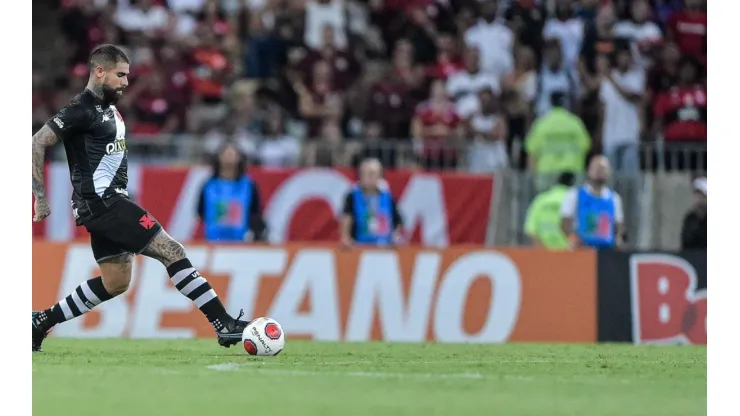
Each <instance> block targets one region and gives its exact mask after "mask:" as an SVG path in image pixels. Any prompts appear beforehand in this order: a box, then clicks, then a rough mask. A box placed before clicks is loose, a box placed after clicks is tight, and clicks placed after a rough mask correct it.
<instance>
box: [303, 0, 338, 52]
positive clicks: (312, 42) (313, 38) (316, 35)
mask: <svg viewBox="0 0 740 416" xmlns="http://www.w3.org/2000/svg"><path fill="white" fill-rule="evenodd" d="M327 25H329V26H331V27H333V28H334V32H333V33H334V46H335V47H337V48H339V49H344V48H346V47H347V45H348V42H347V31H346V27H347V20H346V14H345V9H344V1H343V0H307V1H306V31H305V34H304V42H305V43H306V46H308V47H309V48H311V49H320V48H321V47H322V45H323V43H324V42H323V37H324V28H325V27H326V26H327Z"/></svg>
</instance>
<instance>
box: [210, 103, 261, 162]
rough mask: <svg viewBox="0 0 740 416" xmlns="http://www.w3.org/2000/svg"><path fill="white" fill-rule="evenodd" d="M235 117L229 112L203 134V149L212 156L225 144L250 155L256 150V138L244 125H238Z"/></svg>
mask: <svg viewBox="0 0 740 416" xmlns="http://www.w3.org/2000/svg"><path fill="white" fill-rule="evenodd" d="M237 120H238V119H237V118H236V117H230V114H227V116H226V117H225V118H224V119H223V120H222V121H221V122H219V123H217V124H216V125H215V126H214V127H213V128H211V129H210V130H209V131H207V132H206V134H205V135H204V136H203V142H202V146H203V151H204V152H205V154H206V155H207V156H209V157H212V156H213V155H215V154H216V152H218V151H219V149H221V148H222V147H224V146H226V145H227V144H230V145H232V146H233V147H235V148H236V149H238V150H239V153H241V154H244V155H246V156H249V157H252V156H254V155H255V153H256V151H257V144H256V142H257V140H256V138H255V137H254V135H252V134H250V132H249V131H247V129H246V128H245V127H244V126H241V125H239V123H238V121H237Z"/></svg>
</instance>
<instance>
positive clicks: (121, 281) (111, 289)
mask: <svg viewBox="0 0 740 416" xmlns="http://www.w3.org/2000/svg"><path fill="white" fill-rule="evenodd" d="M130 284H131V275H129V276H121V275H118V276H116V275H114V276H107V277H106V276H103V287H105V290H106V291H107V292H108V294H110V295H111V296H118V295H120V294H123V293H125V292H126V291H127V290H128V287H129V285H130Z"/></svg>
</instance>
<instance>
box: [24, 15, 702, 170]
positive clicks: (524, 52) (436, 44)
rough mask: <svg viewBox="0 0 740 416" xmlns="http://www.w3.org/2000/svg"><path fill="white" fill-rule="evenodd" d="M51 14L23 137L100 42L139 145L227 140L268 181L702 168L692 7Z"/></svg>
mask: <svg viewBox="0 0 740 416" xmlns="http://www.w3.org/2000/svg"><path fill="white" fill-rule="evenodd" d="M54 6H55V9H56V11H55V12H56V13H57V14H58V19H57V20H56V21H57V22H58V29H59V31H60V34H61V36H62V39H63V40H62V42H63V47H61V48H59V47H54V48H53V49H54V50H53V51H52V50H41V51H39V50H35V51H34V54H47V53H48V54H52V53H53V54H60V55H61V56H60V59H62V60H63V62H65V65H64V66H63V68H53V69H55V70H56V71H55V73H49V72H50V71H49V70H48V69H43V70H42V69H36V70H35V71H34V90H33V92H34V100H33V103H34V104H33V105H34V108H33V120H34V128H37V127H38V126H39V125H40V124H42V123H43V122H44V121H45V120H46V119H47V118H48V117H50V116H51V115H52V114H53V113H54V112H55V111H56V110H57V109H58V108H60V106H62V105H64V104H65V103H66V102H67V101H68V100H69V99H70V98H71V97H72V96H74V95H75V94H76V93H77V92H79V91H80V90H81V89H82V88H84V85H85V83H86V81H87V76H88V67H87V55H88V53H89V52H90V50H91V49H92V48H93V47H94V46H95V45H98V44H100V43H113V44H116V45H119V46H123V47H125V50H126V51H127V53H128V54H129V56H130V58H131V59H132V66H131V77H130V82H131V86H130V87H129V89H128V90H127V91H126V93H125V94H124V98H123V99H122V100H121V102H120V103H119V104H118V106H119V107H120V111H121V113H122V114H123V115H124V117H125V119H126V122H127V128H128V131H129V132H130V133H129V136H132V137H137V138H139V140H140V139H141V138H147V137H150V138H152V140H154V138H155V137H163V136H164V137H169V138H170V140H173V141H177V140H185V139H184V138H183V137H185V135H187V137H197V138H198V139H197V146H198V147H199V149H200V151H202V152H204V153H205V154H211V153H213V152H215V151H216V150H217V149H218V148H219V147H220V146H221V145H222V144H223V143H225V142H232V143H235V144H237V146H238V147H239V148H240V149H241V151H242V152H244V153H245V154H246V155H248V157H249V159H250V161H252V162H253V163H259V164H262V165H264V166H290V165H295V164H299V163H308V164H318V165H332V164H356V163H357V162H358V161H359V160H360V159H362V158H363V157H366V156H374V157H378V158H380V159H381V161H382V162H383V164H384V165H385V166H389V167H415V168H429V169H435V168H443V169H457V168H459V169H466V170H469V171H475V172H489V171H493V170H496V169H503V168H507V167H512V168H518V169H532V170H534V171H538V172H539V171H541V172H547V171H550V170H552V171H562V170H570V171H575V172H580V171H583V170H584V166H585V161H586V158H587V157H588V156H589V155H592V154H594V153H603V154H605V155H606V156H607V157H608V158H609V160H610V161H611V163H612V165H613V166H614V167H615V168H616V169H618V170H620V171H624V172H628V173H629V172H635V171H638V170H639V169H641V168H642V169H645V168H646V166H648V165H650V166H652V165H655V164H656V163H662V164H663V165H665V167H666V168H668V169H687V170H702V169H706V150H705V149H706V135H707V133H706V109H707V95H706V75H705V74H706V66H707V59H706V56H707V14H706V1H705V0H57V1H56V2H55V4H54ZM646 144H648V145H649V146H648V148H650V149H652V150H651V151H650V152H648V153H646V152H645V151H644V150H645V148H646ZM676 148H680V149H683V150H686V149H688V150H687V151H680V152H676V151H675V149H676ZM694 149H698V150H696V151H695V150H694ZM702 149H703V150H702ZM666 155H668V156H670V157H668V156H666Z"/></svg>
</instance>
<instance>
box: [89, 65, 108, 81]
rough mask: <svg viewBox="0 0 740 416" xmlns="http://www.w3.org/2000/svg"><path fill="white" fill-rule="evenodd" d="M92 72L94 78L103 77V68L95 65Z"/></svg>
mask: <svg viewBox="0 0 740 416" xmlns="http://www.w3.org/2000/svg"><path fill="white" fill-rule="evenodd" d="M92 72H93V74H94V75H95V78H103V77H104V76H105V68H103V66H102V65H95V66H94V67H93V71H92Z"/></svg>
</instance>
